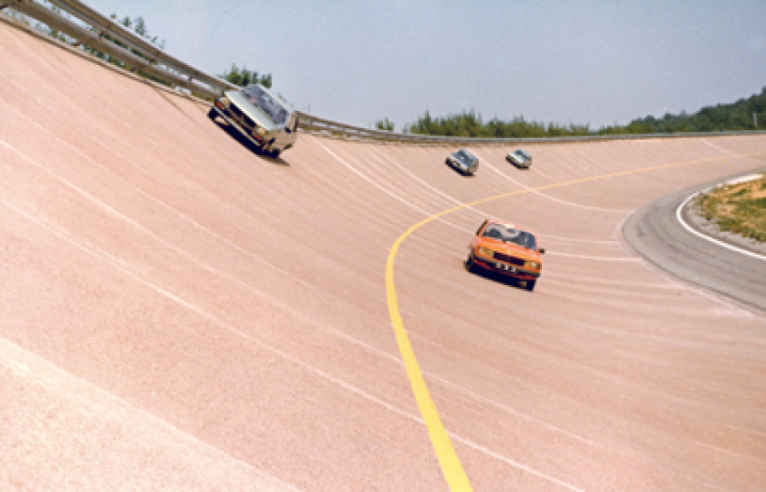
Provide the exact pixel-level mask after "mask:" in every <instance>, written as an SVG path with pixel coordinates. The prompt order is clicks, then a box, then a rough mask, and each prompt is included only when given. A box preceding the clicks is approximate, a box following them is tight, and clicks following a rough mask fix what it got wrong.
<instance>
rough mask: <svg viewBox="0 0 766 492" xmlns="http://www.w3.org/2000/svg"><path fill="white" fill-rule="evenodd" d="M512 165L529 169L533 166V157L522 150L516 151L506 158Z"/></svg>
mask: <svg viewBox="0 0 766 492" xmlns="http://www.w3.org/2000/svg"><path fill="white" fill-rule="evenodd" d="M505 158H506V159H507V160H508V162H510V163H511V164H513V165H515V166H518V167H523V168H524V169H529V166H531V165H532V156H531V155H529V154H527V153H526V152H524V151H523V150H521V149H516V150H514V151H513V152H511V153H510V154H508V155H507V156H506V157H505Z"/></svg>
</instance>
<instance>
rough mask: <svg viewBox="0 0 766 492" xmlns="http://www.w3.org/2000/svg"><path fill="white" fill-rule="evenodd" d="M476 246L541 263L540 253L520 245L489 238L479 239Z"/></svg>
mask: <svg viewBox="0 0 766 492" xmlns="http://www.w3.org/2000/svg"><path fill="white" fill-rule="evenodd" d="M476 246H484V247H486V248H489V249H492V250H495V251H497V252H499V253H503V254H506V255H510V256H515V257H516V258H522V259H524V260H531V261H538V262H539V261H540V253H538V252H537V251H532V250H531V249H527V248H524V247H522V246H519V245H518V244H513V243H506V242H504V241H498V240H496V239H492V238H488V237H479V238H477V242H476Z"/></svg>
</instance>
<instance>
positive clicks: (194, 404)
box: [0, 23, 766, 492]
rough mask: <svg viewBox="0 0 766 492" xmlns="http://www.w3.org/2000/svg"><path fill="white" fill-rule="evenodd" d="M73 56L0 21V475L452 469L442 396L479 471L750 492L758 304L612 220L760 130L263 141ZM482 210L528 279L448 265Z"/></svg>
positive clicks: (505, 481) (28, 485)
mask: <svg viewBox="0 0 766 492" xmlns="http://www.w3.org/2000/svg"><path fill="white" fill-rule="evenodd" d="M74 51H75V50H73V49H72V50H70V49H65V48H62V47H60V46H58V45H55V44H52V43H49V42H47V41H45V40H41V39H39V38H38V37H36V36H34V35H31V34H29V33H28V32H26V31H25V30H23V29H17V28H15V27H11V26H9V25H8V24H6V23H0V280H1V281H0V490H4V491H6V490H10V491H15V490H36V491H37V490H46V491H47V490H56V491H61V490H78V491H80V490H109V491H113V490H183V491H207V490H271V491H296V490H300V491H312V492H315V491H319V492H323V491H327V492H339V491H362V490H364V491H373V490H377V491H384V490H386V491H388V490H390V491H405V490H407V491H409V490H418V491H443V490H457V488H456V487H455V486H454V485H453V482H451V481H450V479H449V478H448V476H449V474H448V473H446V472H453V471H454V470H455V468H456V467H457V465H455V464H454V463H450V462H445V461H444V460H443V459H442V454H441V453H442V452H443V451H444V449H442V448H440V447H439V448H438V449H437V446H435V445H434V442H435V441H433V440H432V435H431V434H430V432H429V429H427V425H430V424H429V423H428V422H430V421H435V420H436V419H435V418H434V417H435V416H437V415H438V417H439V421H440V424H441V425H443V429H444V430H445V432H446V435H447V436H448V437H449V441H450V443H451V447H452V448H453V450H454V455H455V456H456V457H457V460H458V461H459V464H460V466H461V467H462V469H463V470H464V472H465V476H466V477H467V481H468V482H469V483H470V488H472V489H473V490H477V491H479V490H480V491H509V490H523V491H558V490H561V491H579V490H589V491H598V490H603V491H614V490H621V491H642V492H643V491H648V490H662V491H666V490H672V491H694V492H698V491H706V490H710V491H714V490H716V491H717V490H737V491H758V490H762V489H763V484H764V483H766V319H765V317H764V316H763V315H762V314H760V313H758V312H756V311H754V310H753V309H752V308H751V307H750V305H749V304H748V305H745V304H743V303H739V302H734V301H732V300H730V299H729V298H728V297H725V296H722V295H718V294H715V295H714V294H711V293H710V291H709V290H708V289H706V288H701V287H696V286H694V285H692V284H690V283H689V282H686V281H683V280H679V279H678V278H677V277H676V276H675V275H671V274H669V273H667V272H666V271H665V270H663V269H662V268H658V267H657V266H655V265H654V264H653V263H652V262H650V261H647V260H646V259H645V258H644V257H643V256H641V255H640V254H638V253H637V252H636V251H635V250H634V249H633V248H632V247H631V246H630V245H629V244H627V242H626V241H625V238H624V236H623V232H622V231H623V226H624V224H625V222H626V221H627V220H628V218H629V217H630V216H631V215H632V214H633V213H634V212H635V211H636V210H639V209H641V207H643V206H645V205H646V204H647V203H654V202H655V201H656V200H658V199H660V198H662V197H665V196H668V195H670V194H672V193H674V192H677V191H679V190H687V189H688V188H690V187H692V186H695V185H698V184H700V183H708V182H713V181H717V180H722V179H724V178H725V177H727V176H731V175H733V174H737V173H744V172H747V171H749V170H753V169H762V168H764V166H766V136H764V135H762V134H754V135H752V136H715V137H704V138H700V137H696V138H677V139H646V140H637V141H596V142H583V143H538V144H524V146H523V148H524V149H525V150H527V151H528V152H529V153H530V154H531V155H532V156H533V157H534V164H533V165H532V167H531V168H530V169H529V170H519V169H517V168H516V167H515V166H512V165H510V164H508V163H507V162H506V161H505V155H506V154H507V152H508V151H510V150H513V148H514V147H510V148H509V147H507V146H476V147H471V148H470V150H471V151H472V152H473V153H474V154H475V155H477V157H479V159H480V160H481V164H480V166H479V170H478V172H477V174H476V176H474V177H470V178H468V177H463V176H461V175H459V174H458V173H456V172H455V171H454V170H452V169H450V168H449V167H448V166H447V165H446V164H445V157H446V156H447V155H449V154H450V153H451V152H454V151H455V150H457V149H455V148H453V147H450V146H446V145H445V146H417V145H385V144H375V143H365V142H349V141H344V140H340V139H336V138H329V137H322V136H317V135H310V134H306V133H301V134H300V135H299V139H298V142H297V144H296V146H295V148H293V149H290V150H289V151H287V152H285V153H283V154H282V156H281V157H280V158H279V159H270V158H266V157H264V156H261V155H259V154H258V153H257V152H254V150H253V149H252V148H249V147H248V146H247V145H245V144H243V143H242V142H241V141H240V140H238V139H237V138H236V136H235V134H232V133H231V132H230V131H229V129H227V127H226V125H225V123H223V122H222V121H220V120H218V121H211V120H210V119H208V117H207V112H208V106H207V105H206V104H203V103H201V102H198V101H195V100H192V99H190V98H188V97H186V96H184V95H181V94H178V93H175V92H173V91H169V90H166V89H163V88H160V87H158V86H155V85H153V84H151V83H148V82H146V81H143V80H140V79H137V78H135V77H132V76H128V75H125V74H124V73H121V72H118V71H116V70H114V69H112V68H109V67H108V66H104V65H102V64H99V63H95V62H93V61H91V60H89V59H87V58H85V57H82V56H79V55H77V54H75V53H74ZM288 98H289V95H288ZM488 217H496V218H499V219H505V220H509V221H512V222H515V223H518V224H520V225H522V226H526V227H528V228H529V229H532V230H533V231H535V232H536V233H537V234H538V237H539V239H540V243H541V245H542V246H543V247H544V248H546V250H547V253H546V254H545V255H544V266H543V274H542V277H541V279H540V280H539V282H538V283H537V286H536V288H535V291H534V292H528V291H526V290H524V289H523V288H521V287H520V286H519V285H516V284H514V283H512V282H503V281H500V280H499V279H497V278H493V277H491V276H486V275H473V274H470V273H468V272H467V271H466V270H465V268H464V266H463V261H464V260H465V258H466V255H467V247H468V243H469V241H470V238H471V236H472V234H473V233H474V231H475V230H476V228H477V227H478V226H479V224H480V223H481V222H482V221H483V220H484V219H486V218H488ZM661 217H662V215H661ZM660 223H665V219H662V220H660ZM678 241H679V242H680V243H676V244H673V245H672V246H673V247H675V248H677V249H679V250H683V251H686V252H688V250H689V249H690V248H696V246H686V245H684V246H680V244H686V243H682V241H684V240H683V239H682V238H678ZM652 247H654V246H652ZM700 249H701V250H702V251H703V252H704V248H700ZM700 254H705V255H712V256H715V257H718V254H717V253H700ZM738 261H739V260H737V259H732V260H730V262H731V264H737V263H738ZM389 267H390V268H389ZM745 270H747V268H745ZM391 272H393V276H391V275H389V274H390V273H391ZM394 294H395V297H396V299H397V301H398V303H397V304H396V305H394V304H393V303H392V302H391V300H392V299H393V297H394ZM392 313H393V314H392ZM394 314H398V315H399V319H397V318H396V316H394ZM395 329H396V330H395ZM402 333H404V334H406V336H407V339H408V341H409V342H410V346H411V349H412V354H414V357H415V358H416V361H417V369H413V368H412V364H411V361H410V360H409V359H407V364H405V361H404V358H403V353H404V352H403V351H402V349H401V348H402V346H403V344H402V343H401V342H402V339H403V337H402V336H401V335H402ZM417 371H420V375H421V376H422V381H423V383H424V385H425V387H427V390H428V393H429V396H430V399H431V401H432V403H433V412H432V413H430V414H427V415H426V417H428V419H424V416H423V415H424V414H423V412H422V409H423V408H424V407H423V404H422V401H423V398H421V397H422V396H423V393H424V390H423V388H422V387H416V386H415V385H414V384H413V383H412V381H413V374H415V373H417ZM415 375H417V374H415ZM416 396H417V398H416ZM445 463H447V464H446V465H445ZM467 488H468V487H464V488H463V490H466V489H467Z"/></svg>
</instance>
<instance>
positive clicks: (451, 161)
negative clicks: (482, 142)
mask: <svg viewBox="0 0 766 492" xmlns="http://www.w3.org/2000/svg"><path fill="white" fill-rule="evenodd" d="M447 164H448V165H450V166H451V167H453V168H455V169H456V170H457V171H458V172H460V173H461V174H464V175H470V176H473V175H474V174H476V171H477V170H478V169H479V158H478V157H476V156H475V155H473V154H472V153H471V152H469V151H468V150H466V149H460V150H458V151H457V152H453V153H452V154H450V155H449V156H448V157H447Z"/></svg>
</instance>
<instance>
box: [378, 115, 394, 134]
mask: <svg viewBox="0 0 766 492" xmlns="http://www.w3.org/2000/svg"><path fill="white" fill-rule="evenodd" d="M375 128H377V129H378V130H383V131H387V132H392V131H394V123H393V122H392V121H389V120H388V118H385V119H383V120H380V121H378V122H377V123H375Z"/></svg>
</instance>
